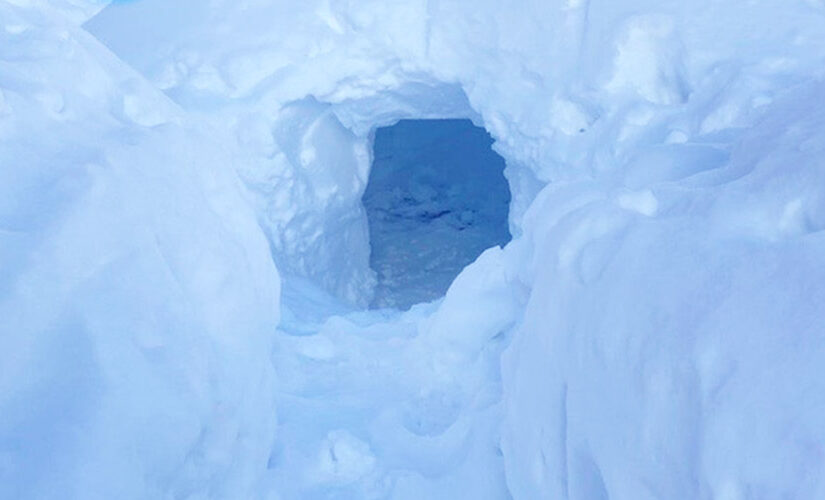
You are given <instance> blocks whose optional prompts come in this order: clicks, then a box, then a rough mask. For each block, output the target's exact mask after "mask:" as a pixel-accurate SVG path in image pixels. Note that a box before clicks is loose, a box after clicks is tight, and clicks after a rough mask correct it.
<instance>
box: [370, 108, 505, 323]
mask: <svg viewBox="0 0 825 500" xmlns="http://www.w3.org/2000/svg"><path fill="white" fill-rule="evenodd" d="M492 142H493V141H492V139H491V138H490V135H489V134H487V132H485V131H484V129H481V128H479V127H475V126H473V124H472V122H470V121H469V120H402V121H400V122H398V123H397V124H396V125H394V126H392V127H384V128H379V129H378V130H377V131H376V132H375V141H374V146H373V150H374V152H375V157H374V160H373V164H372V169H371V170H370V178H369V182H368V183H367V189H366V191H365V192H364V197H363V202H364V208H366V210H367V220H368V222H369V229H370V267H371V268H372V269H373V270H375V271H376V274H377V280H378V281H377V283H376V287H375V295H374V297H373V300H372V305H373V306H377V307H393V306H394V307H399V308H403V309H407V308H409V306H411V305H413V304H416V303H419V302H426V301H431V300H434V299H437V298H439V297H441V296H443V295H444V292H446V291H447V288H448V287H449V286H450V283H451V282H452V281H453V279H454V278H455V277H456V275H458V273H459V271H461V270H462V269H463V268H464V267H465V266H466V265H467V264H469V263H471V262H472V261H474V260H475V259H476V257H478V256H479V255H480V254H481V252H483V251H484V250H486V249H487V248H489V247H492V246H496V245H502V246H503V245H504V244H505V243H507V242H508V241H509V240H510V233H509V229H508V226H507V209H508V205H509V202H510V191H509V189H508V187H507V181H506V180H505V178H504V176H503V175H502V172H503V170H504V160H503V159H502V158H501V157H500V156H498V155H497V154H495V153H494V152H493V151H492V150H491V149H490V145H491V144H492Z"/></svg>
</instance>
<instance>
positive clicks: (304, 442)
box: [269, 278, 509, 498]
mask: <svg viewBox="0 0 825 500" xmlns="http://www.w3.org/2000/svg"><path fill="white" fill-rule="evenodd" d="M438 307H439V302H433V303H428V304H419V305H415V306H413V307H412V308H411V309H410V310H409V311H406V312H400V311H398V310H392V309H383V310H369V311H364V310H360V311H359V310H354V309H350V308H348V307H347V306H345V305H343V304H342V303H341V302H339V301H338V300H337V299H335V298H333V297H332V296H330V295H328V294H327V293H326V292H323V291H322V290H320V289H319V288H317V287H316V286H315V285H313V284H312V283H310V282H308V281H306V280H302V279H300V278H287V279H286V280H285V286H284V293H283V298H282V309H283V320H282V322H281V325H280V327H279V335H278V336H277V339H278V340H277V342H276V348H275V351H274V354H273V364H274V366H275V369H276V371H277V373H278V378H279V380H280V390H279V395H278V402H277V407H278V427H279V433H278V435H279V437H278V439H277V441H276V443H275V445H274V447H273V453H272V456H271V458H270V461H269V468H270V469H271V471H272V476H271V477H272V480H273V482H274V484H272V485H271V486H272V490H274V491H277V492H278V494H279V495H280V496H281V497H282V498H507V497H508V496H509V494H508V493H507V489H506V486H505V482H504V467H503V459H502V456H501V452H500V449H499V446H498V443H499V436H498V431H499V423H500V418H501V390H500V377H499V369H498V364H497V360H498V356H499V354H500V352H501V349H503V347H504V338H503V337H502V338H500V339H497V340H495V341H493V342H490V343H489V344H488V346H487V347H486V349H485V350H484V351H483V352H482V353H481V354H480V355H476V356H469V357H466V356H462V355H460V354H458V355H457V353H456V352H454V351H453V350H451V349H450V348H446V347H445V345H446V344H444V343H443V342H446V341H440V340H439V339H437V338H433V337H430V336H427V335H422V334H421V333H422V331H423V330H424V325H425V324H426V322H427V321H428V318H430V316H431V315H432V314H433V312H434V311H435V310H436V309H437V308H438ZM422 495H423V496H422Z"/></svg>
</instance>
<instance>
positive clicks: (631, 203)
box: [616, 189, 659, 217]
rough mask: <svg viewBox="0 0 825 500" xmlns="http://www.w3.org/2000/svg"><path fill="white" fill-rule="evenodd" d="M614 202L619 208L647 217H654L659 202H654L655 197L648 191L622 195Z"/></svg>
mask: <svg viewBox="0 0 825 500" xmlns="http://www.w3.org/2000/svg"><path fill="white" fill-rule="evenodd" d="M616 201H618V203H619V206H620V207H622V208H624V209H625V210H631V211H633V212H638V213H640V214H642V215H646V216H648V217H652V216H654V215H656V212H657V211H658V208H659V202H658V200H656V196H655V195H654V194H653V192H652V191H650V190H649V189H646V190H643V191H636V192H627V193H622V194H620V195H619V196H618V198H617V200H616Z"/></svg>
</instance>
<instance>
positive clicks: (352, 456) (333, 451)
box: [318, 430, 375, 483]
mask: <svg viewBox="0 0 825 500" xmlns="http://www.w3.org/2000/svg"><path fill="white" fill-rule="evenodd" d="M373 467H375V456H374V455H373V454H372V450H370V447H369V445H368V444H367V443H365V442H364V441H361V440H360V439H358V438H357V437H355V436H353V435H352V434H350V433H349V432H347V431H345V430H335V431H331V432H330V433H329V434H328V435H327V438H326V440H324V442H323V443H322V444H321V450H320V451H319V458H318V472H319V473H320V475H321V477H320V480H321V481H324V482H333V483H350V482H352V481H355V480H357V479H359V478H361V477H363V476H364V475H366V474H368V473H369V472H370V471H372V469H373Z"/></svg>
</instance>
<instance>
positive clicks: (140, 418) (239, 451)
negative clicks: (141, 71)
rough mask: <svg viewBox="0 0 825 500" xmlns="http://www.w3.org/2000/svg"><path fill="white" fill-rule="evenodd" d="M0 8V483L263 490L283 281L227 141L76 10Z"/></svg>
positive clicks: (17, 493) (86, 491)
mask: <svg viewBox="0 0 825 500" xmlns="http://www.w3.org/2000/svg"><path fill="white" fill-rule="evenodd" d="M0 20H1V21H0V46H2V47H3V48H2V51H0V96H2V98H1V99H0V138H1V139H0V199H1V200H2V201H0V261H2V262H3V264H2V267H0V318H2V321H0V497H2V498H147V497H171V496H176V497H177V496H181V497H184V496H185V497H194V496H199V497H214V496H221V497H235V496H240V497H247V498H248V497H251V496H254V495H253V494H252V491H253V490H252V488H254V487H255V486H256V482H257V481H258V479H259V476H260V473H259V471H262V470H265V463H266V457H267V456H268V453H269V443H268V441H269V442H271V440H272V439H273V437H274V428H275V427H274V418H275V413H274V410H275V409H274V407H272V405H271V402H272V398H271V396H269V394H271V392H272V390H273V383H274V374H273V371H272V367H271V365H270V364H269V361H268V356H267V353H268V351H269V350H270V346H271V342H272V341H271V331H272V329H273V328H274V326H275V325H276V324H277V322H278V297H279V278H278V274H277V271H276V270H275V268H274V266H273V264H272V261H271V258H270V256H269V251H268V246H267V244H266V241H265V238H263V237H262V235H261V232H260V229H259V228H258V227H257V224H256V222H255V216H254V213H253V212H252V211H251V210H250V208H249V203H248V201H246V200H245V199H244V196H243V195H242V189H241V186H240V181H239V180H238V178H237V175H236V173H235V172H234V170H233V168H232V166H233V164H234V163H235V161H236V159H235V157H234V154H233V152H232V150H231V149H230V148H227V147H225V146H221V145H220V142H219V136H217V135H216V134H215V133H214V132H212V131H210V130H208V129H207V128H204V127H200V126H197V125H195V124H194V123H193V122H192V121H191V120H190V119H188V118H187V117H185V116H184V114H183V113H181V112H180V110H179V109H178V108H177V106H176V105H175V104H173V103H172V102H171V101H169V100H168V98H166V97H165V96H164V95H163V94H162V93H160V92H159V91H157V90H155V89H153V88H152V87H151V86H150V85H148V84H147V83H146V82H145V81H144V80H143V79H142V78H141V77H140V76H139V75H137V74H136V73H134V72H133V71H132V70H130V69H129V68H128V67H127V66H125V65H124V64H123V63H122V62H120V61H118V60H117V59H116V58H115V57H114V56H113V55H112V54H111V53H109V51H108V50H107V49H105V48H104V47H103V46H102V45H100V44H99V42H97V41H96V40H95V39H94V38H93V37H92V36H91V35H89V34H88V33H86V32H84V31H83V30H81V29H80V28H78V27H77V26H76V25H75V24H74V22H75V21H76V19H74V18H73V17H66V16H64V15H63V13H62V12H61V11H59V10H57V9H55V10H52V9H47V8H45V7H40V8H34V7H24V6H22V5H21V6H14V5H9V4H8V3H0ZM224 142H226V141H224Z"/></svg>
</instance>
